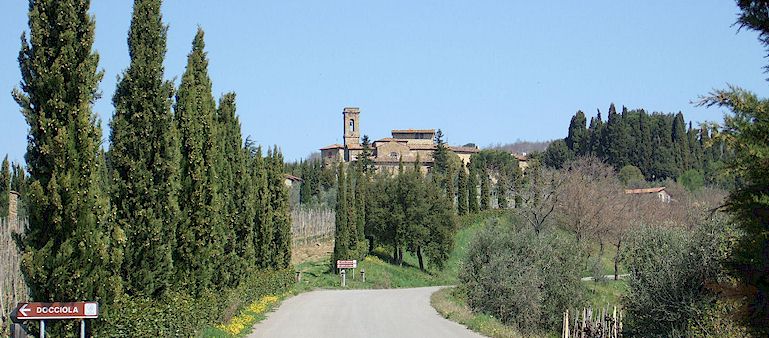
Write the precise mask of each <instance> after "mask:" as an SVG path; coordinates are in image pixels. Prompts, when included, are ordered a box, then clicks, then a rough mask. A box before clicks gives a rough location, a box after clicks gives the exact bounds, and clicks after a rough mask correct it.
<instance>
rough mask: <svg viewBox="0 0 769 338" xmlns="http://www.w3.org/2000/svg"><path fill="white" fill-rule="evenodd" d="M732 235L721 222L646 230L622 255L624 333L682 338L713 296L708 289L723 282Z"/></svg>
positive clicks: (712, 299) (632, 237)
mask: <svg viewBox="0 0 769 338" xmlns="http://www.w3.org/2000/svg"><path fill="white" fill-rule="evenodd" d="M735 237H736V233H735V232H734V231H733V230H732V228H731V226H730V225H728V224H727V223H726V222H724V221H723V220H715V221H710V222H708V223H706V224H704V225H702V226H700V227H698V228H696V229H695V230H693V231H686V230H683V229H672V228H651V227H644V228H641V229H639V230H637V231H636V232H635V233H633V234H632V235H631V236H630V238H631V239H632V240H631V241H630V243H629V245H628V248H627V250H626V251H625V254H624V256H625V262H626V264H627V266H628V268H629V269H630V272H631V274H630V277H629V279H628V287H629V288H628V294H627V295H626V296H625V297H624V298H623V306H624V308H625V309H626V311H627V314H628V316H627V319H628V320H627V328H628V329H629V330H630V331H631V333H632V334H637V335H640V336H678V335H686V334H687V328H688V327H689V326H690V325H691V324H692V321H694V324H696V321H697V320H698V318H699V316H698V314H699V313H703V312H706V311H707V309H708V308H710V307H712V306H713V305H714V304H715V302H716V299H717V295H716V294H715V293H714V292H713V291H711V290H709V289H708V288H707V285H710V284H717V283H720V282H722V281H723V280H724V278H725V275H724V273H723V271H724V268H723V266H722V262H724V261H725V259H726V258H727V256H728V254H729V252H730V250H731V246H732V244H731V243H733V242H734V238H735Z"/></svg>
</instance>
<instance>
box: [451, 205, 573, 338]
mask: <svg viewBox="0 0 769 338" xmlns="http://www.w3.org/2000/svg"><path fill="white" fill-rule="evenodd" d="M583 265H584V255H582V254H581V251H580V250H579V249H578V247H577V245H576V243H575V242H574V241H572V240H567V239H565V238H561V237H558V236H556V235H554V234H548V233H543V234H541V235H540V236H537V235H536V234H535V232H534V231H533V230H531V229H530V228H528V227H527V228H524V229H520V230H519V229H513V228H511V227H508V226H502V225H499V224H498V222H497V221H496V220H493V221H491V224H487V226H486V228H485V229H484V230H482V231H481V232H480V233H479V234H478V235H477V237H476V238H475V239H474V240H473V241H472V243H471V244H470V247H469V248H468V256H467V258H466V260H465V261H464V262H463V266H462V268H461V271H460V276H459V278H460V281H461V283H462V288H463V289H464V291H465V292H466V293H467V299H468V304H469V305H470V306H471V307H472V308H473V310H476V311H480V312H484V313H487V314H489V315H492V316H494V317H496V318H498V319H499V320H501V321H502V322H504V323H506V324H510V325H514V326H516V327H517V328H518V329H520V330H522V331H525V332H534V331H542V330H544V331H549V330H551V329H552V328H555V327H557V326H558V325H560V320H561V318H562V313H563V310H564V309H567V308H572V307H576V306H578V305H581V304H582V303H583V298H582V297H583V286H582V284H581V283H580V275H579V273H580V269H581V267H582V266H583Z"/></svg>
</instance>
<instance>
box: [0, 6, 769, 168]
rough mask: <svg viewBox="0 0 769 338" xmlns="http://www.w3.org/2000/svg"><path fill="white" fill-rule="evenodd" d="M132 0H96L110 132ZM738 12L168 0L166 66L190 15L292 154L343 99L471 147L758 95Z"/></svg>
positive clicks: (188, 34) (399, 124) (256, 130)
mask: <svg viewBox="0 0 769 338" xmlns="http://www.w3.org/2000/svg"><path fill="white" fill-rule="evenodd" d="M132 3H133V1H126V0H123V1H104V0H95V1H92V8H91V11H92V13H93V14H94V16H95V18H96V44H95V49H96V50H97V51H98V52H99V53H100V55H101V63H100V67H101V68H102V69H104V70H105V72H106V74H105V77H104V80H103V81H102V83H101V90H102V93H103V97H102V99H100V100H99V101H98V102H97V103H96V105H95V107H94V109H95V111H96V112H98V114H99V116H100V117H101V120H102V125H103V127H104V128H105V131H104V135H103V138H104V140H105V141H104V143H105V145H106V144H107V140H108V137H109V131H108V130H107V122H108V121H109V119H110V117H111V115H112V113H113V107H112V105H111V97H112V94H113V92H114V88H115V83H116V77H117V75H118V74H119V73H121V72H122V71H123V70H124V69H125V68H126V67H127V66H128V63H129V60H128V51H127V50H128V49H127V46H126V36H127V31H128V26H129V23H130V17H131V7H132ZM27 6H28V3H27V1H23V0H3V1H1V2H0V30H1V31H2V34H0V153H8V154H9V157H10V158H11V159H12V160H16V161H19V160H22V159H23V156H24V152H25V149H26V132H27V126H26V124H25V122H24V119H23V118H22V116H21V114H20V113H19V109H18V106H17V105H16V103H15V102H14V101H13V99H12V98H11V95H10V92H11V90H12V88H13V87H14V86H18V83H19V80H20V74H19V69H18V64H17V62H16V57H17V55H18V50H19V46H20V43H19V36H20V34H21V32H22V31H24V30H26V29H27V17H26V14H27V13H26V11H27ZM737 11H738V9H737V7H736V5H735V3H734V1H728V0H720V1H713V0H698V1H695V0H686V1H657V0H650V1H527V2H522V1H446V0H443V1H376V2H374V1H232V0H226V1H203V0H195V1H190V0H184V1H182V0H167V1H165V3H164V5H163V15H164V21H165V22H166V23H167V24H168V25H169V26H170V28H169V33H168V53H167V55H166V77H167V78H169V79H175V81H176V83H177V84H178V81H179V79H180V78H181V74H182V72H183V71H184V66H185V64H186V55H187V54H188V53H189V51H190V46H191V41H192V38H193V36H194V34H195V30H196V28H197V26H198V25H199V26H201V27H202V28H203V29H204V30H205V31H206V44H207V46H206V47H207V51H208V57H209V72H210V76H211V78H212V80H213V91H214V95H215V96H216V97H217V98H218V97H219V96H220V95H221V94H222V93H224V92H227V91H235V92H236V93H237V94H238V100H237V105H238V114H239V115H240V119H241V123H242V130H243V135H244V137H245V136H247V135H251V136H252V138H253V139H254V140H256V141H257V143H260V144H264V145H273V144H277V145H279V146H280V147H281V149H282V150H283V152H284V155H285V156H286V158H287V159H289V160H293V159H299V158H302V157H304V156H306V155H308V154H309V153H311V152H313V151H317V149H318V148H320V147H322V146H325V145H328V144H331V143H337V142H341V129H342V121H341V111H342V108H343V107H345V106H357V107H360V108H361V130H362V132H363V133H364V134H368V135H370V136H371V137H372V138H374V139H376V138H381V137H386V136H388V135H389V131H390V129H405V128H436V129H437V128H441V129H443V131H444V134H445V135H446V137H447V139H448V141H449V142H450V143H451V144H464V143H468V142H474V143H476V144H478V145H480V146H487V145H489V144H493V143H508V142H513V141H515V140H517V139H522V140H546V139H553V138H561V137H564V136H565V134H566V128H567V126H568V124H569V119H570V117H571V116H572V115H573V114H574V112H575V111H577V110H578V109H581V110H583V111H585V112H586V113H587V114H588V115H589V116H592V115H594V114H595V112H596V109H601V111H602V112H605V111H606V110H607V108H608V106H609V103H611V102H614V103H615V104H616V105H617V106H618V107H620V106H622V105H625V106H627V107H628V108H631V109H632V108H645V109H646V110H647V111H659V112H678V111H682V112H684V114H685V116H686V117H687V119H689V120H693V121H695V122H697V121H705V120H714V121H719V120H721V117H722V114H723V111H721V110H719V109H715V108H711V109H705V108H697V107H694V106H693V105H692V104H691V103H690V102H691V101H692V100H696V98H697V97H698V96H699V95H703V94H706V93H708V92H709V91H711V90H712V89H715V88H723V87H725V86H726V85H727V84H734V85H738V86H741V87H744V88H747V89H750V90H753V91H755V92H757V93H758V94H759V95H760V96H769V92H768V91H767V83H766V82H765V80H764V79H765V78H766V77H767V76H769V75H767V74H764V73H763V69H762V68H761V67H762V66H763V65H764V64H765V63H766V62H767V60H765V59H764V58H763V55H764V51H763V49H762V47H761V46H760V44H759V43H758V41H757V39H756V33H754V32H750V31H742V32H740V33H739V34H737V28H736V27H734V26H732V25H733V23H734V21H735V19H736V16H737ZM604 116H605V115H604ZM0 156H1V155H0Z"/></svg>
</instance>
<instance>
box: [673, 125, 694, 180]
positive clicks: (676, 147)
mask: <svg viewBox="0 0 769 338" xmlns="http://www.w3.org/2000/svg"><path fill="white" fill-rule="evenodd" d="M672 139H673V152H674V153H673V155H674V160H675V165H676V169H677V171H676V176H677V175H680V174H681V173H683V172H684V171H686V170H688V169H689V168H690V163H689V162H690V158H689V157H690V154H689V140H688V138H687V134H686V123H685V122H684V115H683V114H682V113H681V112H678V114H676V116H675V118H674V120H673V134H672Z"/></svg>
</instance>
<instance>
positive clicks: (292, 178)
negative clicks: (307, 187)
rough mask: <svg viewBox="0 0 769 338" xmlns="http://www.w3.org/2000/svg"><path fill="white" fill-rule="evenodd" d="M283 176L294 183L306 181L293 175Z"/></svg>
mask: <svg viewBox="0 0 769 338" xmlns="http://www.w3.org/2000/svg"><path fill="white" fill-rule="evenodd" d="M283 176H285V177H286V178H287V179H289V180H292V181H294V182H297V181H298V182H304V180H303V179H301V178H299V177H296V176H294V175H291V174H283Z"/></svg>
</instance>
